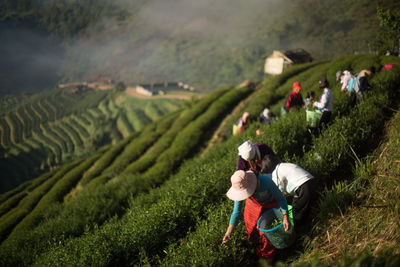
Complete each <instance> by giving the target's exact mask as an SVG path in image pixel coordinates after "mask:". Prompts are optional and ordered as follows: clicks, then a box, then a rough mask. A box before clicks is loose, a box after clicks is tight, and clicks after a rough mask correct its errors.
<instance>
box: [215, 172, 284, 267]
mask: <svg viewBox="0 0 400 267" xmlns="http://www.w3.org/2000/svg"><path fill="white" fill-rule="evenodd" d="M231 182H232V187H231V188H230V189H229V191H228V192H227V194H226V195H227V196H228V197H229V198H230V199H232V200H234V206H233V212H232V215H231V218H230V221H229V226H228V229H227V231H226V233H225V235H224V237H223V239H222V243H223V244H228V243H229V241H230V238H231V235H232V232H233V230H234V229H235V227H236V226H237V224H238V222H239V218H240V216H241V210H242V206H243V200H246V204H245V208H244V222H245V225H246V230H247V237H248V239H249V240H250V241H251V242H253V243H254V244H255V245H256V253H257V255H258V256H260V257H262V258H265V259H267V260H272V259H273V257H274V251H275V248H274V246H273V245H272V244H271V243H270V242H269V241H268V239H267V238H266V237H265V236H264V234H263V233H262V232H261V231H259V230H258V229H257V221H258V219H259V217H260V216H261V215H262V214H263V213H264V212H266V211H267V210H270V209H272V208H277V207H280V208H281V210H282V212H283V215H284V216H283V227H284V229H285V231H288V230H289V229H290V227H291V225H290V221H289V215H288V211H287V210H288V207H287V202H286V199H285V197H284V196H283V194H282V192H281V191H280V190H279V188H278V187H277V186H276V185H275V183H274V182H273V181H272V179H271V178H270V177H269V176H267V175H258V176H256V175H255V174H254V173H253V172H252V171H243V170H238V171H236V172H235V173H234V174H233V175H232V177H231Z"/></svg>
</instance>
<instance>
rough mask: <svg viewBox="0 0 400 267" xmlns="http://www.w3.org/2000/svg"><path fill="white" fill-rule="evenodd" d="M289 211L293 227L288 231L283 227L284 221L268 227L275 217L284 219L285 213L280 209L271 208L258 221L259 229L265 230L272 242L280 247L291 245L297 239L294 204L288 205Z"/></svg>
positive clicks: (266, 235)
mask: <svg viewBox="0 0 400 267" xmlns="http://www.w3.org/2000/svg"><path fill="white" fill-rule="evenodd" d="M288 211H289V219H290V222H291V224H292V227H290V229H289V230H288V231H287V232H285V229H284V228H283V222H281V223H280V224H279V225H278V226H276V227H273V228H270V229H268V226H270V225H271V224H272V222H273V221H274V220H275V219H278V220H283V213H282V212H281V210H280V209H271V210H268V211H266V212H264V213H263V214H262V215H261V216H260V218H259V219H258V221H257V226H258V229H259V230H260V231H261V232H263V233H264V235H265V237H266V238H267V239H268V240H269V241H270V242H271V244H272V245H273V246H274V247H275V248H278V249H282V248H287V247H289V246H291V245H292V244H293V243H294V241H295V239H296V236H295V232H294V229H293V226H294V224H293V213H292V206H290V205H288Z"/></svg>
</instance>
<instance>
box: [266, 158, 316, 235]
mask: <svg viewBox="0 0 400 267" xmlns="http://www.w3.org/2000/svg"><path fill="white" fill-rule="evenodd" d="M262 165H263V166H262V172H263V173H272V180H273V181H274V183H275V184H276V185H277V186H278V188H279V189H280V190H281V191H282V193H285V194H288V195H290V196H293V202H292V206H293V222H294V226H295V227H296V226H301V225H303V224H304V223H305V222H306V219H307V217H308V215H309V213H310V206H311V205H312V203H313V202H314V201H315V199H316V196H317V192H316V182H315V179H314V177H313V176H312V175H311V174H310V173H309V172H308V171H306V170H304V169H303V168H301V167H300V166H298V165H296V164H293V163H284V162H282V161H281V159H280V158H279V157H278V156H277V155H267V156H266V157H265V158H264V159H263V163H262Z"/></svg>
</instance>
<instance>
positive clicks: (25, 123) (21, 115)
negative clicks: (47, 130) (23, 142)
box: [15, 108, 32, 139]
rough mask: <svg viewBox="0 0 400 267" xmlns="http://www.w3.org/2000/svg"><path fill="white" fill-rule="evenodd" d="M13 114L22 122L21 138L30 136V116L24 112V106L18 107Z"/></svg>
mask: <svg viewBox="0 0 400 267" xmlns="http://www.w3.org/2000/svg"><path fill="white" fill-rule="evenodd" d="M15 115H16V116H17V117H18V119H19V120H20V121H21V123H22V125H21V126H22V132H23V138H24V139H26V138H29V137H31V136H32V121H31V119H30V117H29V116H28V115H27V114H26V113H25V109H24V108H19V109H18V110H17V111H16V113H15Z"/></svg>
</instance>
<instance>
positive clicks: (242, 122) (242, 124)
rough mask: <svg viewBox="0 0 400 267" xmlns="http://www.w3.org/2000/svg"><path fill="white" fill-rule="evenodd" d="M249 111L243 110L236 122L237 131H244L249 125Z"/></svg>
mask: <svg viewBox="0 0 400 267" xmlns="http://www.w3.org/2000/svg"><path fill="white" fill-rule="evenodd" d="M249 120H250V113H248V112H244V113H243V115H242V117H241V118H240V119H239V122H238V124H237V127H238V128H237V131H238V133H242V132H244V131H245V130H246V129H247V128H248V127H249Z"/></svg>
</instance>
